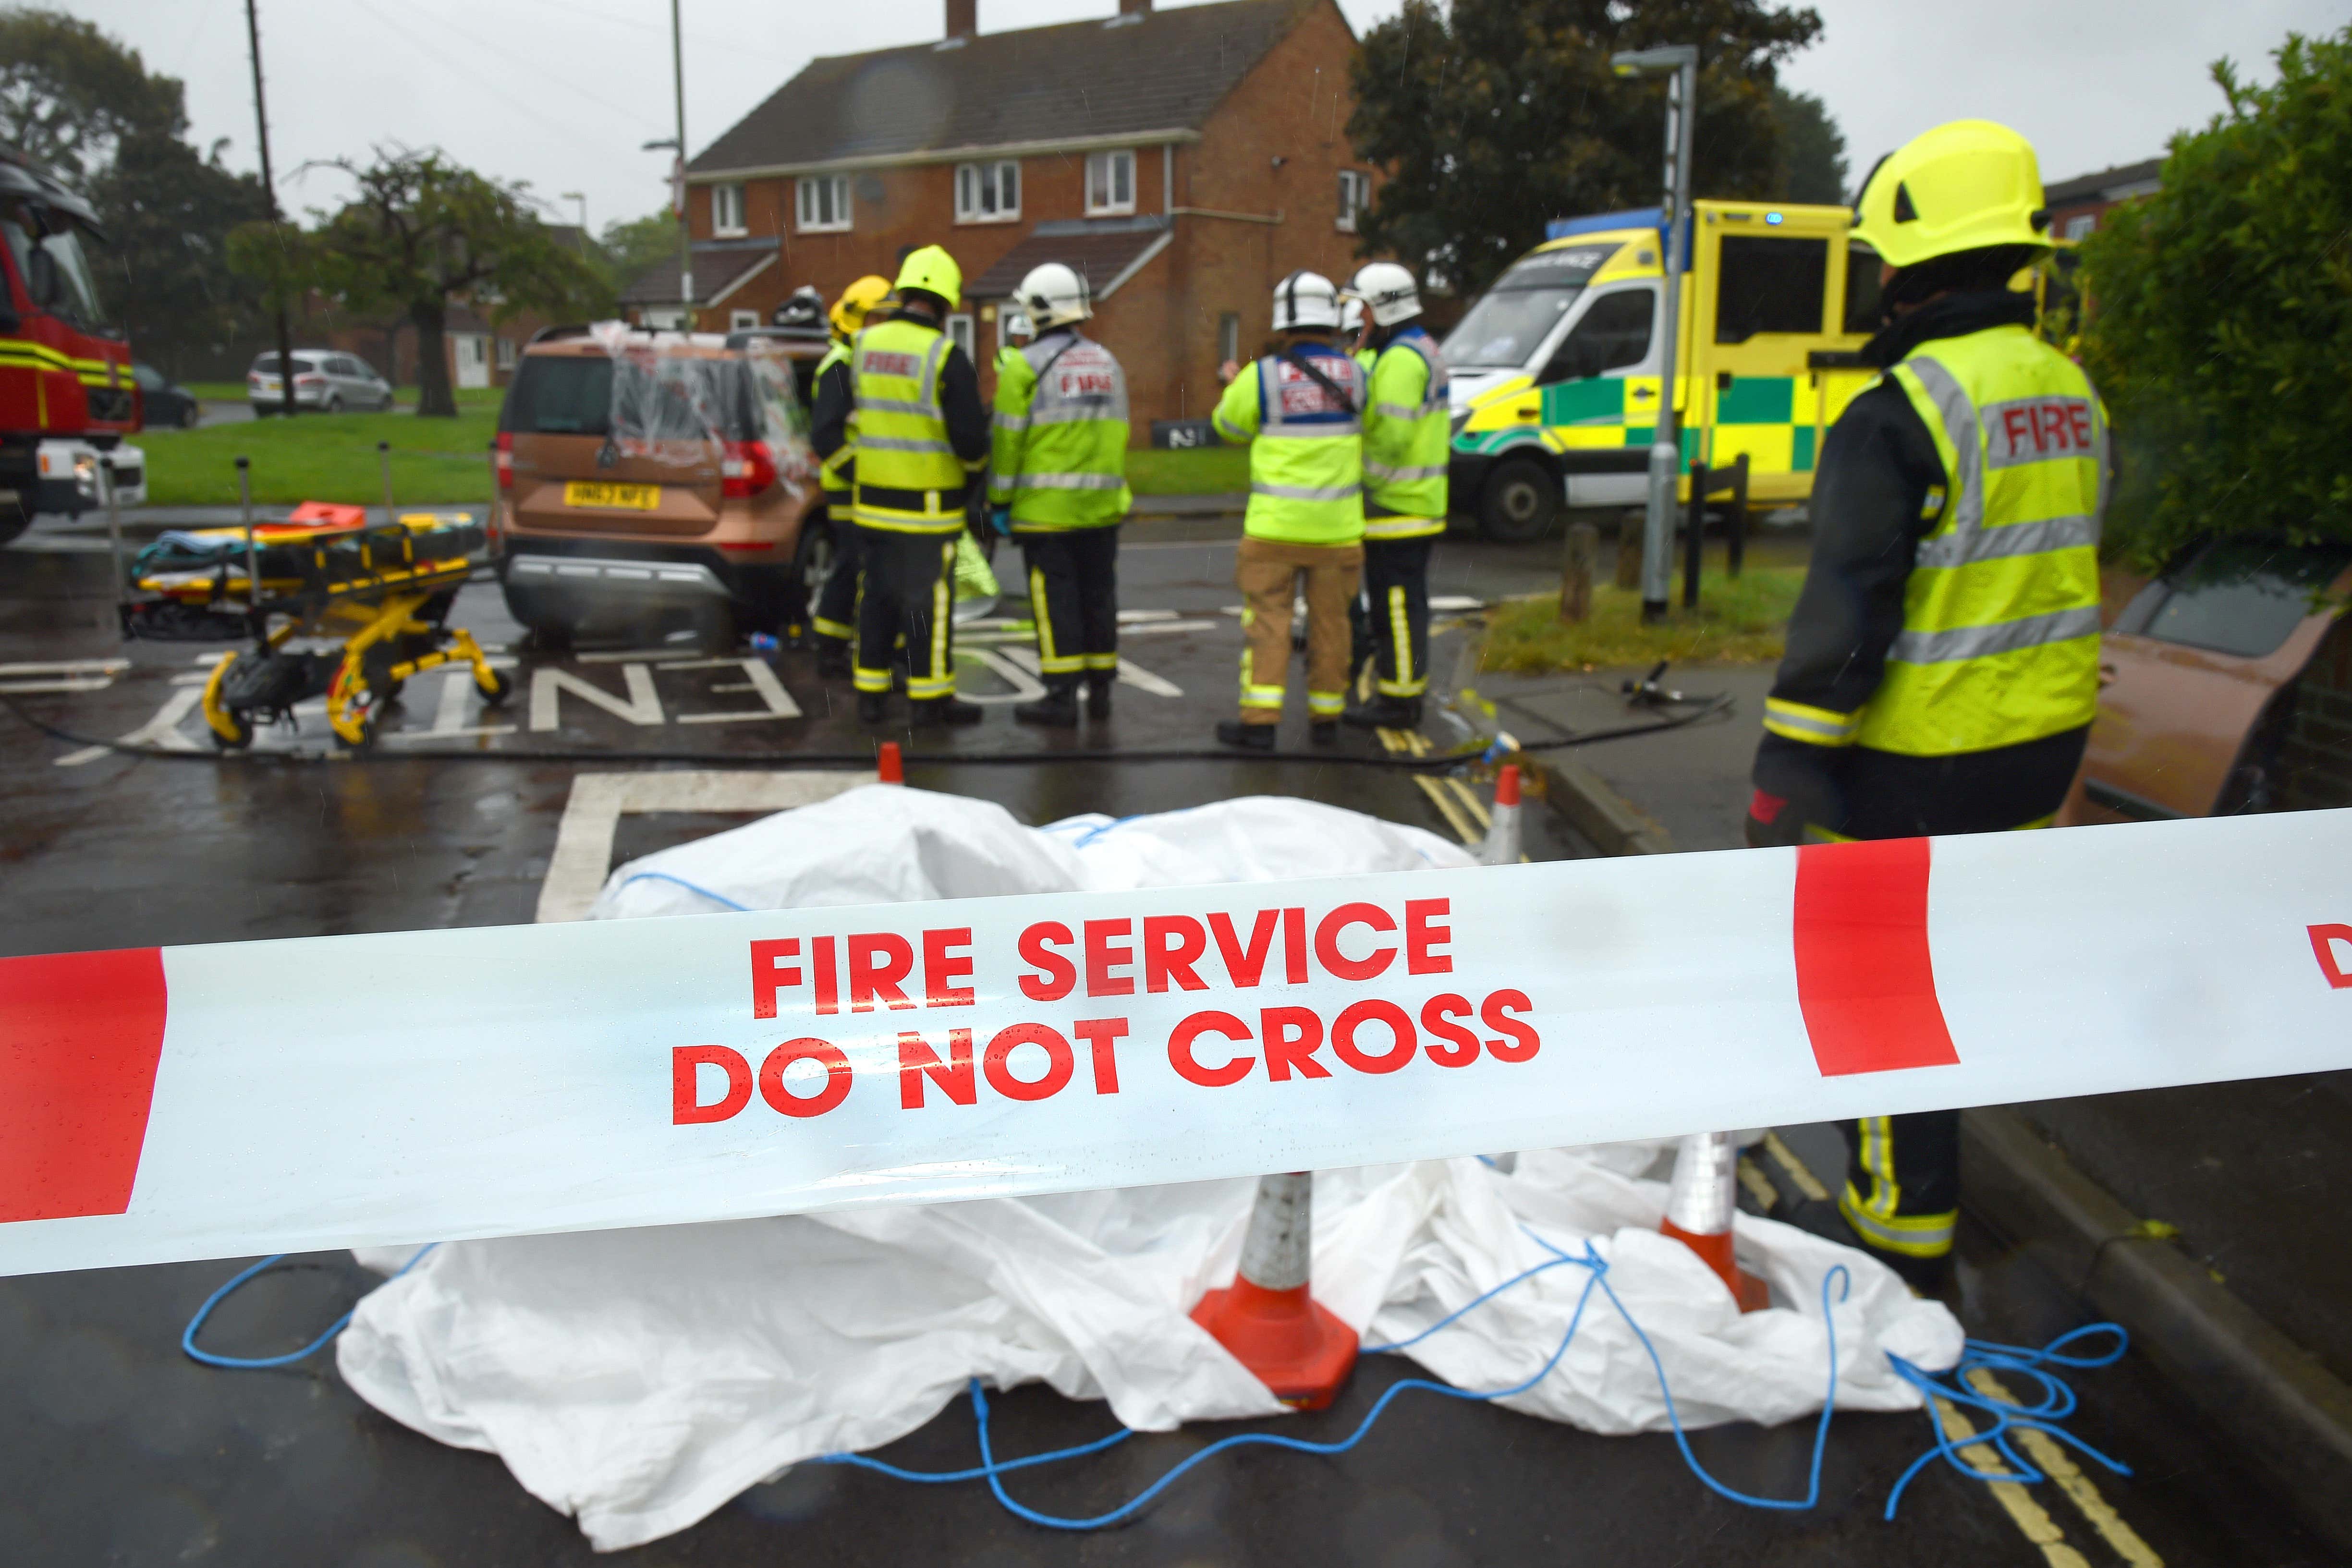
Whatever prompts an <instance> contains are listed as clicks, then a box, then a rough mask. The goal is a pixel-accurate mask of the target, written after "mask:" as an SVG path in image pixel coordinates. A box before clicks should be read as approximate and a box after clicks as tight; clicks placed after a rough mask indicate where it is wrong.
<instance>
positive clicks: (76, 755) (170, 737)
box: [53, 686, 205, 768]
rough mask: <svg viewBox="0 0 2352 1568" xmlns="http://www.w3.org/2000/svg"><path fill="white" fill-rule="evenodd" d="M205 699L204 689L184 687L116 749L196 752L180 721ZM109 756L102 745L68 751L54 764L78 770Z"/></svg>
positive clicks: (127, 736) (164, 702)
mask: <svg viewBox="0 0 2352 1568" xmlns="http://www.w3.org/2000/svg"><path fill="white" fill-rule="evenodd" d="M204 700H205V692H204V688H203V687H202V686H182V687H180V688H179V689H178V690H176V691H174V692H173V694H172V695H170V696H168V697H166V698H164V699H163V706H162V707H159V708H157V709H156V710H155V716H154V717H152V718H151V719H149V720H148V721H147V722H146V723H145V724H142V725H141V726H140V727H138V728H137V729H134V730H132V731H131V733H130V734H128V735H125V736H122V737H119V738H118V739H117V740H116V741H115V745H117V746H152V747H158V748H159V749H161V750H164V751H194V750H195V749H196V747H195V743H194V742H193V741H191V740H189V739H188V738H187V737H185V736H184V735H182V734H181V733H180V721H181V720H182V719H184V718H185V717H187V716H188V715H189V714H190V713H191V712H192V711H194V709H195V707H196V706H198V705H199V704H201V703H202V702H203V701H204ZM108 755H110V748H109V747H103V746H85V747H82V748H81V749H80V750H79V751H68V752H67V753H66V754H65V755H64V756H63V757H60V758H58V759H57V760H56V762H55V763H54V764H53V766H55V767H58V768H79V767H81V766H82V765H83V764H84V763H88V762H95V761H97V760H98V759H99V758H101V757H105V756H108Z"/></svg>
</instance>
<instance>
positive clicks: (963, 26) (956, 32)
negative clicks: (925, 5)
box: [948, 0, 980, 38]
mask: <svg viewBox="0 0 2352 1568" xmlns="http://www.w3.org/2000/svg"><path fill="white" fill-rule="evenodd" d="M979 32H980V0H948V37H950V38H970V37H977V36H978V34H979Z"/></svg>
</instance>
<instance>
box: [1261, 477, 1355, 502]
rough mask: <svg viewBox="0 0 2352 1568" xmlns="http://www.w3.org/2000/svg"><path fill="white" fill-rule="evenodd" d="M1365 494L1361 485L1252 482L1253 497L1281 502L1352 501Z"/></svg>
mask: <svg viewBox="0 0 2352 1568" xmlns="http://www.w3.org/2000/svg"><path fill="white" fill-rule="evenodd" d="M1363 493H1364V487H1363V486H1361V485H1261V484H1259V483H1257V482H1256V481H1255V480H1252V481H1251V482H1250V494H1251V495H1253V496H1272V497H1275V498H1276V500H1281V501H1352V500H1354V499H1355V498H1356V497H1359V496H1360V495H1362V494H1363Z"/></svg>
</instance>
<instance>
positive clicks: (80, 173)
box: [0, 9, 188, 190]
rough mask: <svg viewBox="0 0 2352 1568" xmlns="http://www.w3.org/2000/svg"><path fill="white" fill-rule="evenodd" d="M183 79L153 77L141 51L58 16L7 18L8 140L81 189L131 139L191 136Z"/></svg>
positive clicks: (7, 14)
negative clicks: (124, 140) (137, 135)
mask: <svg viewBox="0 0 2352 1568" xmlns="http://www.w3.org/2000/svg"><path fill="white" fill-rule="evenodd" d="M187 129H188V116H187V110H186V107H185V95H184V92H183V90H182V87H181V84H180V80H179V78H176V77H159V76H149V75H148V74H147V68H146V66H145V65H144V64H143V63H142V61H141V60H140V58H139V51H138V50H136V49H130V48H125V47H123V46H122V45H121V44H119V43H116V42H115V41H114V40H113V39H112V38H110V37H107V36H106V35H105V34H104V33H102V32H100V30H99V29H98V27H97V26H95V25H94V24H92V23H89V22H85V21H82V20H80V19H79V18H78V17H73V16H66V15H65V14H64V13H62V12H58V11H28V10H21V9H16V10H8V11H0V141H11V142H14V143H16V146H17V147H18V148H20V149H22V150H23V151H24V152H25V153H26V156H28V157H30V158H32V159H34V160H35V161H36V162H39V163H42V164H44V165H46V166H47V169H48V171H49V172H51V173H53V174H55V175H56V176H57V177H58V179H60V180H62V181H64V182H65V183H67V184H68V185H71V186H73V187H75V188H76V189H78V190H83V189H87V188H88V186H89V182H90V181H91V180H92V179H94V178H96V177H97V175H98V174H99V173H100V172H102V171H103V170H105V169H106V168H107V166H108V165H110V163H112V162H113V161H114V154H115V149H116V147H117V146H118V145H119V144H120V143H121V141H122V140H123V138H125V137H126V136H131V135H135V134H141V133H145V134H149V135H160V136H165V137H172V138H177V137H180V136H183V135H185V134H186V132H187Z"/></svg>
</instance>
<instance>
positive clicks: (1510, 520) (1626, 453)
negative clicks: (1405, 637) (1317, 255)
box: [1444, 201, 1878, 541]
mask: <svg viewBox="0 0 2352 1568" xmlns="http://www.w3.org/2000/svg"><path fill="white" fill-rule="evenodd" d="M1692 205H1693V209H1694V211H1693V216H1694V218H1695V219H1696V222H1695V223H1694V224H1693V225H1691V230H1690V236H1689V239H1688V241H1687V243H1686V245H1685V254H1684V256H1682V257H1681V258H1680V261H1681V264H1682V267H1683V287H1682V320H1681V323H1680V327H1679V330H1678V331H1677V332H1676V334H1675V344H1676V353H1675V358H1676V360H1677V361H1679V362H1678V363H1677V364H1676V365H1675V368H1674V369H1675V374H1674V376H1673V378H1672V385H1673V388H1674V397H1675V409H1676V411H1677V417H1678V419H1679V422H1680V424H1681V431H1682V458H1683V474H1684V477H1683V480H1682V484H1681V486H1680V489H1681V492H1682V494H1683V495H1684V497H1685V498H1687V497H1688V493H1689V471H1690V465H1691V464H1693V463H1695V462H1696V463H1705V464H1706V465H1708V466H1709V467H1711V468H1723V467H1727V466H1728V465H1731V464H1733V463H1735V462H1737V461H1738V458H1739V457H1740V456H1741V455H1746V457H1747V458H1748V504H1749V506H1750V507H1753V508H1756V509H1758V510H1762V509H1765V508H1769V507H1780V506H1787V505H1790V504H1791V503H1795V502H1800V501H1802V500H1804V499H1805V498H1806V497H1808V496H1809V495H1811V492H1812V483H1813V460H1814V456H1815V455H1816V454H1817V453H1818V452H1819V451H1820V450H1821V442H1822V435H1824V434H1826V433H1827V432H1828V430H1829V427H1830V425H1831V424H1832V423H1834V422H1835V421H1836V419H1837V416H1838V415H1839V413H1842V412H1843V410H1844V408H1845V405H1846V403H1847V402H1850V401H1851V400H1852V399H1853V396H1854V394H1855V393H1857V392H1861V391H1862V390H1863V389H1864V387H1866V386H1868V385H1869V384H1870V383H1871V382H1872V381H1874V379H1875V378H1876V376H1877V371H1874V370H1873V369H1871V368H1870V367H1869V366H1867V365H1865V364H1864V362H1863V360H1862V356H1861V353H1860V350H1861V348H1862V346H1863V344H1864V343H1865V342H1867V341H1868V340H1869V339H1870V337H1871V334H1872V333H1874V331H1876V330H1877V328H1878V255H1877V253H1876V252H1875V251H1874V250H1872V249H1871V248H1870V247H1869V246H1866V245H1864V244H1862V243H1861V242H1859V241H1857V240H1855V239H1853V237H1852V235H1851V234H1850V232H1849V231H1850V229H1851V226H1852V222H1853V214H1852V213H1851V211H1850V210H1849V209H1848V208H1845V207H1822V206H1795V205H1790V204H1773V203H1769V202H1718V201H1706V202H1696V203H1694V204H1692ZM1546 233H1547V235H1548V237H1547V238H1546V240H1545V242H1544V243H1543V244H1542V245H1540V246H1537V247H1536V248H1535V249H1534V250H1532V251H1529V252H1528V254H1527V255H1526V256H1522V257H1520V258H1519V259H1518V260H1517V262H1515V263H1513V264H1512V265H1511V267H1509V268H1508V269H1507V271H1505V272H1504V274H1503V275H1502V276H1501V277H1498V278H1496V280H1495V283H1494V285H1493V287H1490V288H1488V289H1487V291H1486V294H1485V295H1484V296H1483V297H1482V298H1480V299H1479V300H1478V302H1477V303H1476V304H1475V305H1474V306H1472V307H1471V308H1470V310H1469V313H1468V314H1466V315H1465V316H1464V317H1463V318H1462V321H1461V324H1460V325H1459V326H1457V327H1455V328H1454V330H1453V332H1452V333H1451V334H1449V335H1448V336H1447V338H1446V340H1445V342H1444V354H1445V363H1446V367H1447V370H1448V371H1449V372H1450V374H1451V376H1452V380H1453V421H1454V423H1453V428H1454V444H1453V451H1452V454H1451V455H1450V460H1449V463H1448V469H1447V472H1448V479H1449V487H1450V489H1451V492H1452V505H1453V509H1454V513H1455V514H1456V515H1457V517H1463V518H1466V519H1470V520H1473V521H1475V524H1476V526H1477V528H1478V529H1479V531H1480V532H1481V533H1483V534H1485V535H1486V538H1491V539H1498V540H1504V541H1524V540H1528V539H1534V538H1541V537H1542V536H1543V535H1544V534H1545V533H1546V532H1547V531H1548V530H1549V529H1551V528H1554V527H1555V526H1556V525H1557V524H1558V522H1559V517H1560V513H1561V511H1562V509H1563V508H1583V507H1638V506H1640V505H1642V504H1643V501H1644V499H1645V498H1646V497H1647V496H1648V494H1649V479H1648V470H1649V463H1650V444H1651V441H1652V438H1653V435H1654V431H1655V428H1656V425H1657V410H1658V406H1659V399H1660V398H1661V397H1663V396H1664V394H1665V390H1666V387H1667V385H1668V378H1667V374H1666V366H1665V364H1664V361H1663V356H1662V352H1661V350H1662V346H1663V340H1664V298H1665V272H1664V266H1663V265H1662V263H1661V261H1660V257H1661V256H1663V255H1664V251H1665V246H1664V241H1663V235H1662V232H1661V230H1660V228H1659V212H1658V209H1657V208H1655V207H1649V208H1643V209H1639V210H1636V211H1633V212H1622V213H1607V214H1600V215H1597V216H1593V217H1584V218H1574V219H1569V220H1565V221H1561V222H1556V223H1553V224H1552V225H1549V227H1548V229H1547V230H1546Z"/></svg>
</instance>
